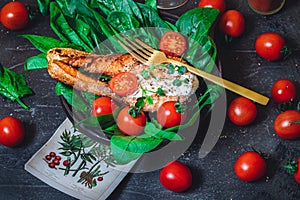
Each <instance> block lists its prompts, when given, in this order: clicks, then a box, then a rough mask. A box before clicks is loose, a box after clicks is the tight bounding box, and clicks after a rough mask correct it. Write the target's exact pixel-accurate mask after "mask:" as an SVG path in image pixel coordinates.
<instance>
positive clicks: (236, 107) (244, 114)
mask: <svg viewBox="0 0 300 200" xmlns="http://www.w3.org/2000/svg"><path fill="white" fill-rule="evenodd" d="M256 115H257V108H256V105H255V104H254V103H253V102H252V101H251V100H249V99H247V98H245V97H238V98H236V99H234V100H233V101H232V102H231V103H230V105H229V107H228V117H229V119H230V121H231V122H233V123H234V124H236V125H239V126H245V125H248V124H250V123H252V122H253V121H254V120H255V118H256Z"/></svg>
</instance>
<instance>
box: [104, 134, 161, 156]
mask: <svg viewBox="0 0 300 200" xmlns="http://www.w3.org/2000/svg"><path fill="white" fill-rule="evenodd" d="M162 141H163V140H162V139H157V138H154V137H148V138H143V137H142V138H141V137H137V136H126V135H116V134H115V135H113V136H112V138H111V140H110V142H111V143H112V144H114V145H116V146H117V147H119V148H120V149H122V150H123V151H128V152H131V153H146V152H149V151H151V150H153V149H155V148H156V147H157V146H158V145H159V144H160V143H161V142H162Z"/></svg>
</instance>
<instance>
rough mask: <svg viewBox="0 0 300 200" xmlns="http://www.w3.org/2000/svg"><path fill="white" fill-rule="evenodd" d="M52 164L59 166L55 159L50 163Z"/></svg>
mask: <svg viewBox="0 0 300 200" xmlns="http://www.w3.org/2000/svg"><path fill="white" fill-rule="evenodd" d="M52 163H54V164H55V165H59V164H60V162H59V160H56V159H54V160H53V161H52Z"/></svg>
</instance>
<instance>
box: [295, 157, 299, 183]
mask: <svg viewBox="0 0 300 200" xmlns="http://www.w3.org/2000/svg"><path fill="white" fill-rule="evenodd" d="M297 162H298V164H297V169H296V172H295V173H294V178H295V180H296V181H297V183H299V184H300V158H298V160H297Z"/></svg>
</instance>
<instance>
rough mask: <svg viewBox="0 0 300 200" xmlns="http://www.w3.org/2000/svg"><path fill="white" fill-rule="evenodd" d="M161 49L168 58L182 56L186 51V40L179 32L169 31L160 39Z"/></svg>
mask: <svg viewBox="0 0 300 200" xmlns="http://www.w3.org/2000/svg"><path fill="white" fill-rule="evenodd" d="M159 48H160V50H161V51H162V52H164V53H165V54H166V55H168V56H181V55H182V54H183V53H184V51H185V50H186V39H185V37H184V36H183V35H181V34H180V33H178V32H175V31H168V32H166V33H165V34H164V35H163V36H162V38H161V39H160V43H159Z"/></svg>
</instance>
